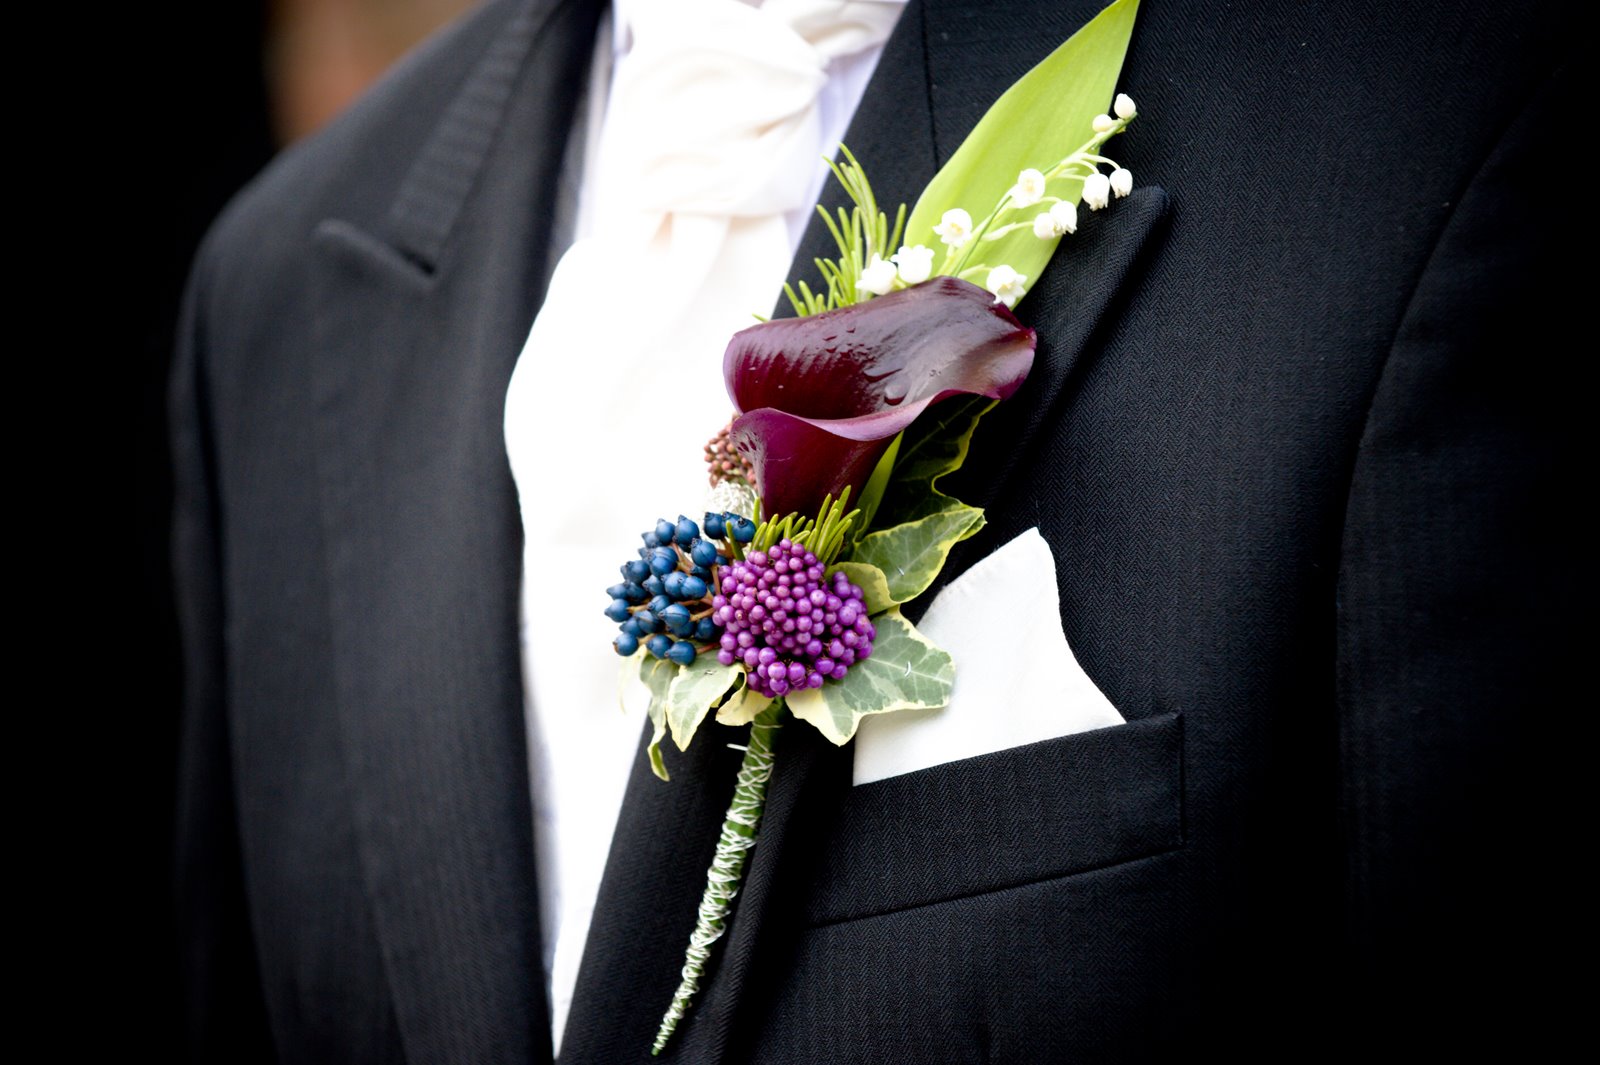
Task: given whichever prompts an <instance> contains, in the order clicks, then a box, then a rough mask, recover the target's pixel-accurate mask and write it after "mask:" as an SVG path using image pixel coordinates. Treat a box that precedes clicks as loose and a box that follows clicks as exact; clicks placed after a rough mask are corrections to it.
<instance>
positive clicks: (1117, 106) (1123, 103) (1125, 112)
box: [1111, 92, 1139, 119]
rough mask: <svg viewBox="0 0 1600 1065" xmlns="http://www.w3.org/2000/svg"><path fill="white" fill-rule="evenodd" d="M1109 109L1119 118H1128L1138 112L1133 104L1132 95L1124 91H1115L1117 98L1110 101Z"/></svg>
mask: <svg viewBox="0 0 1600 1065" xmlns="http://www.w3.org/2000/svg"><path fill="white" fill-rule="evenodd" d="M1111 110H1112V111H1114V112H1116V115H1117V117H1118V118H1121V119H1129V118H1132V117H1133V116H1134V115H1137V114H1138V113H1139V109H1138V108H1137V107H1134V106H1133V97H1131V96H1129V95H1128V94H1127V93H1125V92H1119V93H1117V98H1116V99H1115V100H1114V101H1112V104H1111Z"/></svg>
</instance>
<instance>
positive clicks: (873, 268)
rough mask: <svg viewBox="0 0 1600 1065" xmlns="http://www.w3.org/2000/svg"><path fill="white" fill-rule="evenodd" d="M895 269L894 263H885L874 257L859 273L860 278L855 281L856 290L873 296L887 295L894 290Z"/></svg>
mask: <svg viewBox="0 0 1600 1065" xmlns="http://www.w3.org/2000/svg"><path fill="white" fill-rule="evenodd" d="M894 277H895V269H894V263H891V262H885V261H884V260H883V259H880V258H879V257H878V256H876V255H874V256H873V257H872V261H871V262H870V263H868V264H867V267H866V269H865V270H862V271H861V277H860V279H859V280H858V281H856V290H857V291H859V292H870V293H872V294H873V295H874V296H884V295H887V294H888V292H889V290H890V289H891V288H894Z"/></svg>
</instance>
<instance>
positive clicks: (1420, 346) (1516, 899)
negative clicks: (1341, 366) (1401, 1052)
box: [1337, 71, 1586, 1051]
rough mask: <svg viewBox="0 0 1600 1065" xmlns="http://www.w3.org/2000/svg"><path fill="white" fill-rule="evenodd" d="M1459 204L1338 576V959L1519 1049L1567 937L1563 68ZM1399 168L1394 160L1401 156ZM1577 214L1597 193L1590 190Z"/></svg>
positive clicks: (1569, 554) (1385, 401)
mask: <svg viewBox="0 0 1600 1065" xmlns="http://www.w3.org/2000/svg"><path fill="white" fill-rule="evenodd" d="M1527 88H1528V90H1529V91H1530V92H1531V93H1532V99H1531V101H1530V103H1529V104H1528V105H1527V107H1526V108H1525V109H1524V110H1523V111H1522V112H1521V113H1520V115H1519V117H1518V118H1517V119H1516V120H1515V121H1514V122H1513V123H1512V125H1511V126H1510V127H1509V128H1508V129H1507V130H1506V131H1505V133H1504V135H1503V136H1502V137H1501V139H1500V141H1499V143H1498V144H1497V145H1496V147H1495V148H1494V150H1493V151H1492V152H1491V153H1490V154H1489V156H1488V157H1487V158H1486V159H1485V161H1484V162H1483V164H1482V165H1481V167H1480V168H1479V170H1478V172H1477V173H1476V174H1475V175H1474V176H1473V177H1472V179H1471V181H1470V183H1469V184H1468V185H1467V187H1466V188H1465V189H1464V190H1463V193H1462V195H1461V198H1460V199H1459V201H1458V203H1457V205H1456V208H1455V211H1454V213H1453V215H1452V217H1451V220H1450V221H1449V223H1448V225H1447V226H1446V228H1445V230H1444V231H1443V233H1442V235H1441V237H1440V239H1439V241H1438V243H1437V244H1436V246H1435V248H1434V250H1433V254H1432V257H1431V259H1430V261H1429V263H1428V265H1427V267H1426V269H1425V271H1424V273H1423V274H1422V276H1421V277H1420V279H1419V281H1418V284H1417V286H1416V289H1415V291H1414V293H1413V296H1412V299H1411V301H1410V304H1409V306H1408V308H1407V311H1406V313H1405V316H1404V318H1403V321H1402V323H1401V325H1400V327H1399V329H1398V331H1397V333H1396V336H1395V341H1394V345H1393V348H1392V351H1391V352H1390V355H1389V358H1388V361H1387V363H1386V366H1385V369H1384V371H1383V375H1382V377H1381V379H1380V381H1379V384H1378V387H1377V390H1376V392H1375V394H1374V396H1373V399H1372V403H1371V408H1370V410H1369V413H1368V418H1367V423H1366V425H1365V428H1364V432H1363V435H1362V441H1361V446H1360V450H1359V453H1358V456H1357V461H1356V464H1355V468H1354V471H1353V479H1352V483H1351V489H1350V495H1349V500H1348V508H1347V512H1346V520H1345V526H1344V532H1343V538H1342V544H1341V560H1340V570H1339V578H1338V605H1337V638H1338V664H1337V683H1338V697H1339V719H1340V737H1339V743H1340V763H1341V771H1340V780H1341V794H1340V800H1341V803H1340V805H1341V821H1342V830H1343V836H1344V853H1345V856H1346V868H1345V892H1344V898H1345V912H1344V941H1345V944H1346V952H1347V956H1348V958H1349V960H1350V961H1351V963H1352V968H1353V971H1352V972H1351V973H1350V974H1349V976H1350V980H1349V986H1350V987H1351V988H1352V989H1353V991H1352V994H1353V995H1354V996H1355V999H1356V1003H1355V1004H1356V1007H1357V1012H1356V1014H1355V1015H1356V1016H1360V1017H1363V1018H1367V1019H1368V1021H1369V1022H1370V1023H1371V1024H1372V1025H1373V1028H1372V1029H1369V1030H1377V1027H1376V1026H1377V1025H1379V1024H1381V1023H1383V1022H1390V1023H1393V1022H1398V1023H1399V1025H1400V1027H1399V1031H1401V1032H1403V1033H1409V1038H1411V1039H1414V1040H1416V1041H1417V1042H1418V1043H1419V1044H1422V1045H1427V1046H1431V1047H1433V1048H1434V1049H1436V1050H1437V1049H1438V1048H1439V1046H1440V1040H1441V1039H1443V1040H1445V1041H1449V1040H1451V1039H1463V1040H1466V1041H1469V1042H1470V1043H1471V1044H1472V1045H1474V1046H1475V1047H1476V1048H1477V1049H1478V1050H1480V1051H1482V1050H1484V1049H1486V1047H1487V1046H1489V1045H1493V1044H1494V1043H1497V1042H1498V1041H1499V1040H1500V1039H1501V1038H1502V1037H1504V1038H1506V1039H1508V1040H1509V1039H1513V1038H1520V1040H1521V1042H1519V1043H1518V1044H1516V1045H1519V1046H1520V1047H1521V1048H1522V1049H1523V1051H1526V1050H1527V1049H1528V1044H1527V1039H1528V1037H1529V1035H1530V1030H1529V1026H1528V1023H1527V1022H1528V1019H1529V1018H1530V1017H1533V1016H1537V1015H1538V1012H1539V1010H1538V1009H1537V1008H1536V1006H1535V999H1536V997H1537V996H1540V995H1542V994H1543V993H1544V992H1543V990H1542V988H1541V981H1540V980H1538V979H1536V978H1535V977H1534V974H1535V973H1536V972H1537V970H1536V969H1535V968H1534V967H1533V966H1531V965H1529V964H1527V963H1528V961H1529V960H1530V959H1531V958H1532V957H1533V956H1534V952H1537V951H1541V950H1544V949H1548V942H1549V941H1548V939H1547V936H1549V935H1554V934H1558V933H1557V931H1556V922H1557V921H1559V920H1560V917H1559V916H1558V915H1559V913H1560V911H1561V909H1562V908H1563V907H1562V906H1561V904H1560V902H1559V900H1560V898H1561V896H1562V894H1563V889H1562V888H1561V887H1560V886H1559V885H1560V883H1561V881H1562V880H1563V879H1564V878H1563V877H1561V876H1556V877H1547V876H1545V875H1543V874H1542V873H1541V872H1540V869H1541V868H1542V867H1543V866H1545V865H1546V864H1547V863H1549V862H1552V861H1555V862H1559V861H1560V860H1561V857H1560V856H1561V853H1562V852H1561V851H1560V850H1558V849H1555V848H1554V847H1553V846H1551V844H1553V842H1554V840H1553V839H1552V838H1551V837H1552V836H1553V828H1554V825H1555V821H1556V819H1557V817H1559V816H1560V810H1561V804H1560V802H1559V801H1558V800H1557V799H1556V798H1555V795H1554V792H1555V790H1556V783H1555V782H1556V781H1558V780H1559V779H1561V774H1560V773H1559V772H1558V771H1557V764H1558V761H1559V759H1560V758H1561V757H1562V754H1561V752H1562V750H1563V749H1564V748H1567V747H1570V746H1571V744H1572V738H1571V737H1570V736H1569V737H1567V738H1565V739H1564V738H1563V733H1567V732H1569V731H1570V730H1571V729H1573V727H1574V725H1575V722H1574V720H1573V711H1574V710H1576V709H1577V704H1576V703H1575V702H1573V701H1570V700H1569V699H1568V698H1567V697H1566V693H1565V692H1564V691H1563V690H1562V689H1563V685H1562V683H1561V679H1560V678H1561V677H1562V676H1563V674H1564V673H1565V672H1566V671H1568V670H1569V669H1570V665H1569V662H1570V661H1571V658H1570V651H1571V644H1572V637H1571V633H1572V632H1573V627H1572V625H1573V620H1574V614H1575V609H1574V604H1575V599H1574V597H1573V586H1574V585H1575V584H1576V583H1578V582H1579V581H1580V580H1581V578H1579V577H1578V574H1579V572H1580V571H1579V569H1578V568H1577V565H1576V562H1577V558H1576V551H1575V547H1576V543H1575V538H1574V534H1573V530H1574V529H1575V528H1576V525H1575V523H1574V518H1575V515H1574V514H1573V512H1572V504H1571V502H1569V497H1568V494H1567V493H1568V492H1570V486H1571V485H1572V484H1573V483H1575V482H1573V481H1571V480H1568V479H1566V477H1564V476H1563V474H1562V473H1561V471H1560V469H1559V466H1560V464H1561V462H1562V461H1563V456H1564V455H1567V454H1570V453H1571V440H1570V437H1571V435H1572V433H1573V425H1574V421H1573V419H1574V416H1575V413H1576V411H1575V406H1576V404H1575V401H1574V395H1575V392H1576V389H1575V388H1574V384H1575V382H1574V380H1573V377H1574V376H1575V373H1574V369H1573V368H1574V367H1575V366H1576V365H1577V362H1578V359H1579V358H1580V357H1582V353H1581V352H1580V351H1575V350H1573V349H1572V347H1571V342H1570V341H1568V340H1565V339H1564V338H1565V337H1571V336H1574V335H1579V336H1581V333H1580V332H1578V330H1577V326H1578V324H1579V321H1578V313H1579V312H1578V310H1577V308H1578V306H1579V304H1578V301H1577V297H1576V292H1575V291H1574V290H1575V287H1576V286H1575V277H1574V274H1573V272H1572V271H1571V269H1570V268H1568V267H1564V266H1562V265H1561V264H1562V262H1563V256H1562V255H1561V254H1559V253H1558V249H1557V246H1556V245H1557V239H1558V233H1559V231H1560V229H1561V227H1563V226H1568V227H1570V226H1571V225H1573V224H1574V222H1575V219H1574V218H1572V217H1571V216H1572V215H1574V214H1575V213H1577V211H1578V210H1579V209H1580V207H1579V197H1578V196H1573V197H1571V198H1568V197H1567V196H1566V195H1564V194H1563V191H1562V188H1561V185H1560V184H1559V183H1560V181H1561V178H1562V175H1561V174H1560V173H1559V171H1558V170H1557V167H1558V165H1559V163H1558V160H1560V159H1562V156H1561V155H1560V154H1558V143H1559V142H1558V140H1557V138H1558V136H1561V135H1563V131H1565V135H1568V136H1570V135H1571V132H1572V131H1574V130H1576V129H1578V128H1579V126H1578V124H1577V123H1576V121H1575V116H1573V115H1571V114H1570V113H1564V112H1570V111H1571V110H1573V109H1574V108H1573V107H1572V105H1571V100H1572V98H1573V97H1574V96H1575V95H1576V91H1575V89H1574V87H1573V85H1572V83H1571V79H1570V78H1568V77H1566V74H1565V71H1557V73H1556V74H1554V75H1552V76H1551V78H1550V79H1549V80H1548V81H1547V82H1546V83H1545V84H1544V85H1543V86H1542V87H1541V86H1529V87H1527ZM1399 162H1401V163H1403V162H1404V160H1400V161H1399ZM1580 195H1583V196H1584V197H1585V198H1586V194H1580Z"/></svg>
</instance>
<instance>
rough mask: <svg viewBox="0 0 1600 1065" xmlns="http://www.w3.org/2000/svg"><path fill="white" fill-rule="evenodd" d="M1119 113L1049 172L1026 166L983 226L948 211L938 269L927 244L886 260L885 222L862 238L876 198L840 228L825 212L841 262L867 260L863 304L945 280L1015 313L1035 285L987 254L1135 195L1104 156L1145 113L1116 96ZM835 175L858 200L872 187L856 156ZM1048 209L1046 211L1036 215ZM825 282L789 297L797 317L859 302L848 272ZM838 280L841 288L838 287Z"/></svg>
mask: <svg viewBox="0 0 1600 1065" xmlns="http://www.w3.org/2000/svg"><path fill="white" fill-rule="evenodd" d="M1112 110H1113V112H1114V115H1115V117H1113V116H1112V115H1110V114H1104V115H1096V116H1095V118H1094V121H1093V128H1094V131H1095V132H1094V136H1092V137H1090V138H1089V139H1088V140H1087V141H1086V142H1084V144H1083V145H1082V146H1080V147H1079V148H1077V149H1076V150H1075V151H1073V152H1072V153H1071V154H1069V155H1068V156H1067V157H1066V158H1064V159H1060V160H1058V161H1057V162H1056V163H1054V164H1053V165H1051V166H1049V167H1048V168H1047V169H1044V170H1039V169H1037V168H1034V167H1026V168H1024V169H1023V170H1022V171H1021V172H1020V173H1018V174H1017V180H1016V183H1015V184H1014V185H1012V186H1011V188H1009V189H1007V190H1006V192H1005V195H1003V196H1002V197H1001V198H1000V202H999V203H997V204H995V206H994V208H993V209H992V210H990V211H989V213H988V214H986V215H984V216H983V218H982V220H981V221H979V222H978V223H976V224H974V223H973V221H972V215H971V213H970V212H968V211H967V209H966V208H964V207H959V206H957V207H951V208H949V209H948V210H946V211H945V212H944V214H943V215H942V216H941V217H940V219H939V224H938V225H937V226H935V227H934V232H935V233H936V234H937V235H938V237H939V241H940V243H941V244H942V245H943V246H944V252H943V255H942V257H940V262H939V266H938V268H937V269H935V268H934V265H933V263H934V259H935V258H936V257H939V256H938V253H936V252H935V251H934V249H932V248H929V247H927V246H926V245H923V244H913V245H909V246H908V245H904V244H902V245H900V247H899V250H898V251H896V252H895V253H894V254H893V255H891V256H888V257H884V256H883V255H882V254H881V253H880V252H879V251H878V250H877V247H875V246H874V245H875V243H876V244H877V245H878V246H882V247H887V245H886V244H885V243H883V242H882V241H878V242H874V241H872V240H871V239H870V235H871V233H872V232H876V233H881V232H883V224H884V222H886V221H887V219H886V218H885V219H883V220H882V221H880V223H879V225H878V227H877V228H876V230H875V231H867V232H868V236H867V239H859V238H858V237H857V236H856V234H857V232H858V231H860V226H859V223H856V224H853V225H847V224H846V223H853V222H854V221H855V219H856V218H859V217H861V216H864V215H867V214H870V212H871V211H873V210H874V209H875V208H874V207H873V204H872V200H871V198H870V195H869V196H868V197H866V198H865V199H863V198H861V197H857V200H856V203H857V208H858V211H859V214H857V215H852V216H844V215H843V212H842V211H841V216H842V217H841V218H840V222H839V224H835V223H834V221H833V219H831V218H828V215H827V212H825V211H822V209H821V208H818V211H821V212H822V215H823V218H824V219H825V220H827V222H828V225H829V228H830V229H832V230H833V232H834V236H835V237H836V238H837V239H838V240H839V242H840V250H841V253H842V255H841V258H842V259H847V260H851V261H852V262H853V261H854V257H855V256H857V255H865V256H867V257H868V259H867V262H866V263H865V265H862V266H860V267H859V268H858V269H857V270H856V271H855V273H856V274H857V275H859V276H858V279H857V280H856V283H855V290H856V299H871V298H872V297H873V296H885V295H888V294H889V293H890V292H893V291H896V290H898V289H904V288H909V287H911V286H913V285H919V284H921V283H922V282H924V281H926V280H927V279H928V278H930V277H935V276H941V275H942V276H948V277H959V278H961V279H963V280H966V281H973V282H977V283H980V284H982V285H983V287H984V288H985V289H987V290H988V291H989V292H990V293H992V294H993V295H994V298H995V300H996V302H999V303H1003V304H1005V305H1006V306H1007V307H1015V306H1016V305H1017V301H1018V300H1020V299H1022V296H1023V294H1024V293H1025V292H1027V286H1028V281H1029V280H1030V278H1028V277H1027V276H1026V275H1023V274H1020V273H1018V272H1017V270H1016V268H1015V267H1013V266H1011V265H1010V264H1009V263H1004V262H1002V263H996V264H994V265H992V266H991V265H990V264H989V262H988V261H987V257H986V256H985V255H984V250H985V248H986V247H988V246H989V245H991V244H993V243H994V242H996V241H998V240H1000V239H1001V238H1003V237H1006V236H1008V235H1010V234H1011V233H1013V232H1016V231H1017V230H1028V231H1031V232H1032V233H1033V235H1034V237H1035V238H1037V239H1039V240H1042V241H1056V240H1060V239H1061V238H1062V237H1065V236H1068V235H1069V234H1072V233H1076V232H1077V231H1078V203H1079V202H1080V201H1081V202H1082V203H1083V204H1084V205H1085V206H1087V207H1088V208H1089V209H1090V210H1091V211H1098V210H1100V209H1101V208H1103V207H1105V206H1107V205H1108V204H1109V203H1110V202H1111V198H1112V197H1113V196H1115V197H1118V198H1120V197H1123V196H1126V195H1128V193H1130V192H1132V191H1133V172H1132V171H1130V170H1128V169H1127V168H1126V167H1123V166H1119V165H1118V164H1117V161H1116V160H1115V159H1112V158H1110V157H1109V156H1106V155H1102V154H1100V149H1101V148H1102V147H1103V146H1104V145H1105V143H1106V141H1108V140H1110V139H1111V138H1112V137H1115V136H1116V135H1117V134H1119V133H1121V132H1123V131H1124V130H1126V129H1127V128H1128V125H1129V123H1131V122H1132V121H1133V120H1134V119H1135V118H1137V117H1138V113H1139V112H1138V109H1137V108H1136V107H1135V106H1134V103H1133V98H1132V97H1130V96H1129V95H1128V94H1127V93H1119V94H1118V95H1117V99H1116V102H1115V103H1114V104H1113V106H1112ZM1101 167H1109V168H1110V173H1103V172H1102V171H1101V169H1100V168H1101ZM834 170H835V173H836V174H837V175H838V176H839V179H840V181H841V182H842V183H843V184H844V186H845V188H846V189H849V190H851V191H852V193H855V191H856V190H857V189H858V188H860V187H861V186H864V185H865V179H864V177H863V176H862V175H861V170H860V165H859V164H858V163H857V162H856V160H855V157H854V156H852V155H849V153H845V162H844V163H842V164H838V165H835V167H834ZM1052 190H1053V191H1052ZM1041 207H1042V208H1043V209H1042V210H1035V208H1041ZM1025 212H1026V213H1025ZM904 224H905V217H904V213H903V209H902V214H901V215H900V217H899V219H897V221H896V225H895V230H894V232H895V234H896V235H897V236H898V234H899V233H900V231H901V229H902V228H903V226H904ZM846 235H848V239H847V236H846ZM824 276H826V277H827V278H828V279H829V281H830V285H829V288H828V291H827V293H826V295H825V296H824V297H822V298H818V297H816V296H815V295H813V294H812V293H811V292H810V290H809V289H808V288H807V287H806V286H805V285H804V284H802V285H801V290H800V294H799V295H798V296H797V295H796V294H795V293H794V292H793V291H792V290H791V291H790V292H789V299H790V302H791V303H792V304H793V305H794V308H795V313H796V314H801V315H805V314H814V313H816V312H818V311H820V310H826V309H828V308H829V307H834V306H839V305H841V304H844V303H849V302H854V300H848V299H846V298H845V291H844V290H843V287H842V282H843V281H844V280H845V279H846V278H847V277H848V276H850V275H849V274H848V273H847V272H846V271H845V270H844V269H837V268H836V269H832V270H826V271H825V274H824ZM834 279H838V281H839V282H840V283H839V284H834V283H832V282H833V281H834ZM980 279H982V280H981V281H980Z"/></svg>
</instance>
